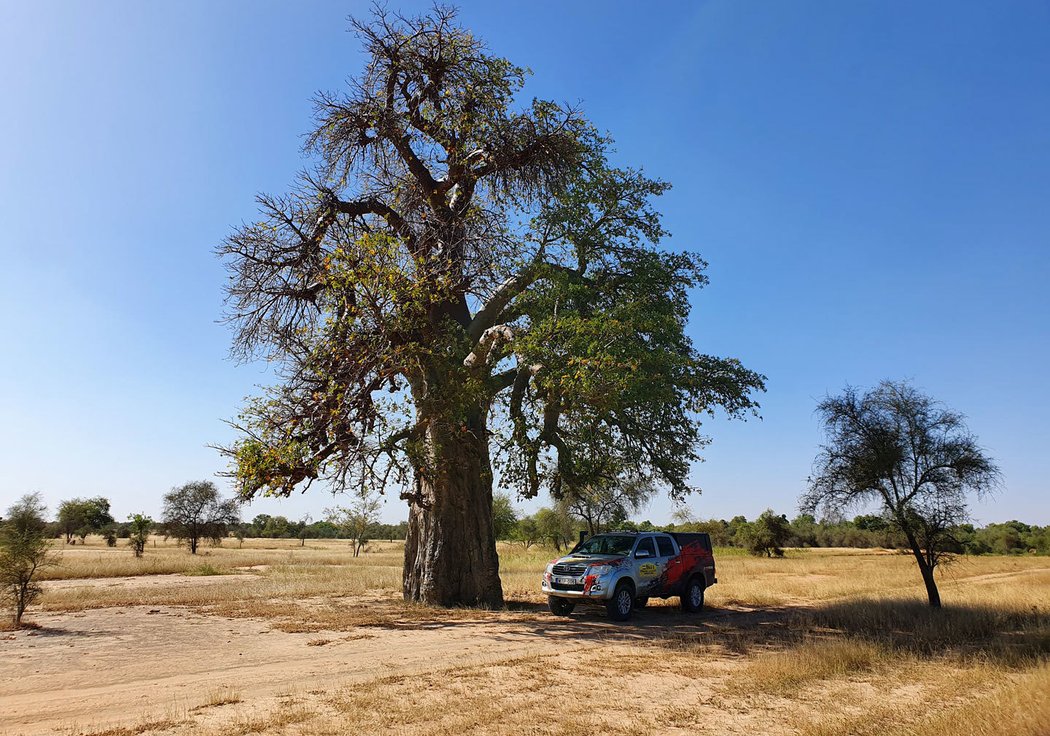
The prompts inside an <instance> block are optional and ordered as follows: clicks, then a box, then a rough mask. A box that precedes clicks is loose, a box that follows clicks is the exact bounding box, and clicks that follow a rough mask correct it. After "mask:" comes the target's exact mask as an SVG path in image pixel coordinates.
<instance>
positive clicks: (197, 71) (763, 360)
mask: <svg viewBox="0 0 1050 736" xmlns="http://www.w3.org/2000/svg"><path fill="white" fill-rule="evenodd" d="M391 7H400V8H402V9H404V10H406V11H412V10H415V9H420V8H423V7H425V5H424V4H422V3H416V2H404V3H402V4H400V5H397V6H395V5H394V4H393V3H392V4H391ZM365 10H366V6H365V4H364V3H358V2H340V3H329V2H306V3H278V2H251V3H249V2H246V1H245V2H225V3H214V2H180V3H141V2H118V1H117V0H112V1H110V2H106V3H63V4H60V3H16V2H12V1H10V0H8V1H6V2H2V3H0V68H3V69H4V70H5V72H4V74H3V75H2V76H0V105H2V107H0V222H2V230H0V233H2V234H0V346H2V351H3V360H0V417H2V419H3V421H2V422H0V467H2V468H3V470H4V472H3V474H2V476H0V506H2V507H6V506H7V505H8V504H9V503H10V502H11V501H13V500H14V499H15V498H17V497H18V496H20V495H21V494H22V493H25V492H27V491H41V492H42V493H43V495H44V497H45V499H46V500H47V502H48V503H49V504H50V505H51V507H52V508H54V507H55V506H56V505H57V503H58V501H60V500H61V499H63V498H69V497H71V496H74V495H89V494H90V495H95V494H99V493H101V494H104V495H107V496H109V497H110V498H111V499H112V501H113V506H114V511H115V512H116V515H117V516H118V517H123V516H124V515H126V514H128V513H131V512H137V511H146V512H148V513H152V514H154V515H157V513H158V512H159V509H160V496H161V494H162V493H163V492H165V491H166V490H168V489H169V488H171V487H172V486H174V485H178V484H181V483H183V482H185V481H187V480H194V479H200V478H210V477H213V476H214V474H215V473H216V472H217V471H219V470H221V469H222V468H223V466H224V463H223V461H222V460H221V458H219V457H218V455H217V454H216V453H215V451H213V450H211V449H208V447H206V445H207V444H208V443H215V442H220V443H221V442H224V441H228V440H229V439H231V431H230V430H229V429H228V428H227V427H226V425H225V424H224V423H223V421H222V420H223V419H224V418H228V417H232V416H234V415H235V414H236V412H237V409H238V406H239V405H240V402H241V400H242V398H243V397H244V396H245V395H247V394H250V393H252V392H253V386H254V385H255V384H257V383H259V382H261V381H265V380H266V379H267V374H266V369H265V366H260V365H240V366H238V365H236V364H234V363H233V362H231V361H230V360H229V359H228V358H227V350H228V347H229V342H230V333H229V331H228V330H227V328H226V327H224V326H223V325H221V324H218V323H217V320H218V318H219V317H220V315H221V313H222V286H223V283H224V280H225V275H224V272H223V270H222V268H221V265H220V263H219V262H218V261H217V260H216V258H215V257H214V256H213V255H212V250H213V248H214V246H215V245H216V244H217V243H218V242H219V241H220V240H221V239H222V237H223V236H224V235H225V234H227V233H228V232H229V231H230V229H231V228H232V227H234V226H235V225H237V224H238V223H240V222H241V221H243V220H248V219H252V218H253V217H254V214H255V206H254V202H253V196H254V195H255V193H256V192H260V191H268V192H275V193H277V192H282V191H284V190H285V189H286V188H287V186H288V185H289V184H290V183H291V182H292V180H293V177H294V175H295V172H296V171H297V170H298V169H299V168H301V167H302V166H303V164H304V162H303V160H302V158H301V156H300V153H299V144H300V140H301V138H300V137H301V135H302V134H303V133H304V132H306V131H307V129H308V127H309V124H310V110H311V105H310V98H311V96H312V94H313V93H314V92H315V91H316V90H318V89H339V88H340V87H341V86H342V85H343V83H344V80H345V79H346V77H348V76H350V75H352V74H354V73H355V72H356V71H357V70H358V69H359V68H360V65H361V62H362V57H361V55H360V52H359V48H358V45H357V42H356V40H355V39H354V38H353V36H351V35H350V34H348V33H347V32H346V28H347V24H346V22H345V17H346V16H347V14H349V13H362V12H365ZM462 19H463V21H464V23H465V24H466V25H468V26H470V27H471V28H473V29H474V30H475V31H476V32H477V33H478V34H479V35H481V36H482V37H483V38H485V39H486V40H487V41H488V42H489V44H490V46H491V47H492V48H493V49H494V50H495V51H497V52H498V53H500V54H502V55H504V56H507V57H508V58H510V59H511V60H513V61H515V62H516V63H519V64H523V65H526V66H529V67H531V68H532V69H533V70H534V72H535V75H534V77H533V78H532V80H531V81H530V84H529V86H528V87H527V89H526V93H527V94H529V95H535V96H540V97H549V98H554V99H557V100H562V101H569V102H576V101H580V102H582V104H583V106H584V109H585V110H586V112H587V114H588V116H589V117H590V118H591V119H592V120H593V121H594V122H595V123H596V124H597V125H599V126H600V127H601V128H604V129H606V130H608V131H609V132H610V133H611V134H612V135H613V136H614V137H615V138H616V140H617V149H618V156H619V157H620V160H621V162H623V163H627V164H632V165H639V166H644V167H645V169H646V171H647V172H648V173H650V174H652V175H654V176H657V177H660V178H663V179H666V180H668V181H670V182H671V183H672V184H673V185H674V189H673V190H672V191H671V192H670V193H668V194H667V195H666V196H665V197H664V198H663V201H662V202H661V203H660V208H661V209H662V211H663V212H664V213H665V217H666V225H667V227H668V229H669V230H670V231H671V232H672V233H673V238H672V239H671V241H669V243H668V246H669V247H674V248H688V249H695V250H698V251H699V252H700V253H701V254H702V255H703V256H704V257H705V258H706V259H707V260H708V261H709V262H710V269H709V276H710V278H711V284H710V286H709V287H708V288H707V289H704V290H703V291H702V292H699V293H698V294H697V295H696V297H695V299H694V311H693V315H692V319H691V321H690V326H689V331H690V334H691V335H692V336H693V338H694V339H695V341H696V343H697V345H698V347H699V348H700V349H701V350H703V351H705V352H710V353H714V354H718V355H733V356H737V357H739V358H741V359H742V360H743V361H744V362H745V364H746V365H748V366H749V367H751V368H753V369H755V370H759V371H761V372H763V373H765V374H766V375H767V376H768V377H769V384H768V388H769V391H768V393H767V394H766V395H765V396H764V397H762V405H763V409H762V415H763V418H762V420H761V421H757V420H755V421H749V422H747V423H738V422H733V423H730V422H726V421H724V420H721V419H715V420H713V421H711V422H709V423H708V430H709V434H711V435H712V437H713V438H714V442H713V443H712V444H711V446H710V447H709V448H708V449H707V451H706V453H705V455H706V458H707V460H706V462H705V463H703V464H700V465H698V466H697V468H696V469H695V473H694V479H695V480H696V482H697V483H698V484H699V485H701V486H702V487H703V489H704V492H703V494H702V495H701V496H697V497H694V498H693V499H692V501H691V508H692V509H693V511H694V513H696V514H698V515H699V516H702V517H708V516H715V517H726V518H728V517H730V516H733V515H735V514H738V513H742V514H745V515H747V516H748V517H749V518H751V517H754V516H756V515H757V514H758V513H760V512H761V511H762V510H764V509H765V508H766V507H772V508H774V509H776V510H777V511H778V512H785V513H788V514H789V515H794V513H795V512H796V508H797V498H798V495H799V493H800V492H801V490H802V488H803V485H804V479H805V477H806V475H807V473H808V472H809V469H810V465H811V462H812V460H813V457H814V454H815V452H816V450H817V446H818V444H819V443H820V440H821V434H820V428H819V425H818V422H817V418H816V417H815V415H814V414H813V409H814V406H815V404H816V402H817V401H818V400H819V399H820V398H821V397H822V396H824V395H825V394H826V393H828V392H836V391H838V390H840V389H841V388H842V387H843V386H844V385H845V384H847V383H851V384H855V385H861V386H867V385H872V384H874V383H876V382H878V381H879V380H880V379H882V378H909V379H912V380H914V381H915V383H916V384H917V385H919V386H920V387H922V388H924V389H925V390H927V391H928V392H930V393H931V394H933V395H934V396H936V397H938V398H940V399H942V400H943V401H945V402H946V403H948V404H949V405H950V406H952V407H953V408H955V409H958V410H959V411H962V412H964V413H965V414H966V415H967V416H968V418H969V422H970V426H971V428H972V429H973V430H974V431H975V432H976V433H977V435H978V437H979V438H980V440H981V441H982V443H983V444H984V445H985V447H987V448H988V450H989V451H990V452H991V454H992V455H993V456H994V457H995V458H997V459H998V461H999V462H1000V464H1001V466H1002V469H1003V472H1004V480H1005V487H1004V489H1003V491H1002V492H1001V493H1000V494H999V495H998V496H997V497H996V498H995V499H994V500H993V501H991V502H987V503H978V504H975V505H974V509H973V510H974V513H975V516H976V517H977V518H978V519H980V520H981V521H985V522H987V521H1002V520H1006V519H1010V518H1021V519H1025V520H1028V521H1030V522H1035V523H1041V524H1046V523H1050V502H1048V500H1047V498H1048V494H1047V490H1048V482H1047V477H1048V475H1050V472H1048V471H1050V462H1048V459H1047V458H1048V457H1050V453H1048V452H1047V449H1046V448H1047V446H1048V444H1050V432H1048V431H1047V416H1048V414H1050V389H1048V388H1047V383H1046V376H1047V366H1048V364H1050V339H1048V338H1050V334H1048V333H1050V290H1048V289H1047V286H1046V284H1047V281H1048V277H1050V249H1048V248H1047V244H1048V238H1050V206H1048V203H1050V86H1048V82H1050V6H1048V5H1047V4H1046V3H1043V2H1028V3H1025V2H1006V3H976V2H974V3H965V2H950V3H948V2H944V3H922V4H918V3H911V2H903V1H902V2H885V1H880V2H850V3H841V2H832V1H830V0H829V1H827V2H801V1H799V2H792V3H782V2H771V1H770V2H747V3H745V2H732V1H730V0H725V1H724V2H680V3H667V4H640V3H608V2H602V3H598V2H590V3H588V2H581V3H564V2H530V3H494V2H468V3H464V4H463V6H462ZM220 483H221V484H224V482H222V481H220ZM332 504H333V499H332V498H331V497H330V496H329V495H327V494H325V493H323V492H321V491H316V492H311V493H310V494H308V495H306V496H300V497H295V498H292V499H288V500H281V501H277V500H264V501H258V502H255V503H254V504H252V506H250V507H249V508H247V509H246V512H245V513H246V515H247V516H249V517H250V516H252V515H254V514H256V513H271V514H272V513H283V514H285V515H287V516H290V517H299V516H301V515H302V514H304V513H311V514H313V516H314V518H318V517H320V516H321V515H322V513H323V509H324V508H325V507H326V506H330V505H332ZM670 512H671V506H670V504H669V503H667V502H666V501H665V500H660V501H657V502H655V503H654V504H653V505H652V507H651V508H650V509H648V512H647V513H646V514H643V516H649V517H651V518H652V519H653V520H656V521H663V520H666V519H667V518H668V516H669V514H670ZM384 515H385V517H386V518H387V519H388V520H391V521H393V520H398V519H401V518H404V517H405V515H406V513H405V509H404V508H403V505H402V502H400V501H398V500H397V499H396V498H393V499H390V500H389V501H388V502H387V504H386V507H385V510H384Z"/></svg>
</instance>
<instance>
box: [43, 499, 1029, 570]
mask: <svg viewBox="0 0 1050 736" xmlns="http://www.w3.org/2000/svg"><path fill="white" fill-rule="evenodd" d="M188 485H191V484H187V486H188ZM183 488H185V486H184V487H183ZM177 490H178V489H177ZM169 495H170V494H169ZM58 508H59V512H58V518H57V519H56V520H55V521H52V522H50V523H48V524H46V526H45V529H46V532H45V533H46V535H47V536H48V537H50V538H61V539H64V540H65V541H66V542H67V543H71V544H75V543H76V542H77V541H78V540H80V541H81V543H82V542H83V540H84V539H85V538H86V537H87V536H88V535H89V534H97V535H99V536H101V537H103V538H104V539H106V540H107V541H110V540H111V539H112V540H114V541H113V542H112V543H113V544H115V540H117V539H127V540H130V541H129V542H128V543H129V544H130V545H131V546H132V549H133V550H134V551H136V552H137V553H138V554H141V553H142V551H143V549H144V547H145V539H146V536H147V535H148V534H150V533H154V534H167V535H170V536H173V537H177V535H176V534H175V533H174V531H175V530H174V525H173V524H172V523H171V521H170V520H169V523H167V524H166V523H164V522H163V521H161V522H154V521H153V520H152V519H150V518H149V517H147V516H144V515H142V514H135V515H133V516H131V517H129V520H128V521H124V522H118V521H114V520H113V518H112V516H110V513H109V508H110V504H109V501H108V500H107V499H105V498H103V497H101V496H98V497H95V498H91V499H80V498H75V499H70V500H69V501H63V502H62V503H61V504H59V507H58ZM63 511H65V513H63ZM226 512H229V509H226ZM235 518H236V517H235V516H234V517H229V516H227V517H226V519H225V522H223V523H222V525H221V526H220V528H218V530H217V534H216V536H218V538H220V539H221V538H228V537H235V538H238V539H246V538H260V539H300V540H306V539H347V540H355V539H356V540H363V541H368V540H403V539H405V537H406V535H407V533H408V522H407V521H402V522H399V523H397V524H387V523H381V522H379V521H376V520H375V519H374V518H366V519H364V520H363V523H361V522H362V520H359V519H358V520H355V519H354V518H353V514H350V515H349V516H348V517H347V518H344V519H343V520H342V523H339V522H340V518H339V516H338V514H334V513H333V512H331V511H330V512H329V514H328V518H326V519H323V520H320V521H311V520H310V517H308V516H307V517H304V518H302V519H299V520H292V519H288V518H287V517H285V516H280V515H277V516H271V515H269V514H257V515H256V516H255V517H253V518H252V519H251V520H250V521H240V520H234V519H235ZM493 522H494V526H495V530H496V538H497V539H499V540H501V541H505V542H513V543H518V544H521V545H522V547H524V548H526V549H528V548H530V547H532V546H534V545H537V544H539V545H544V546H548V547H552V548H554V549H555V550H562V549H565V548H571V547H572V546H573V544H575V543H576V540H577V539H578V538H579V533H580V532H581V531H586V532H587V533H588V534H592V533H598V532H602V531H610V530H614V529H622V530H632V531H680V532H706V533H707V534H710V535H711V541H712V543H713V544H714V545H715V546H718V547H736V548H741V549H747V550H750V551H751V552H753V553H755V554H760V555H769V556H778V555H779V554H782V550H783V549H784V548H787V547H856V548H885V549H907V547H908V543H907V540H906V539H905V537H904V535H903V534H902V532H901V531H900V530H899V529H898V528H897V527H896V525H894V524H893V522H892V521H891V520H889V519H887V518H886V517H885V516H882V515H879V514H861V515H859V516H855V517H853V518H852V519H820V520H818V519H816V518H815V517H814V516H813V515H812V514H799V515H797V516H795V517H794V518H793V519H790V520H789V519H788V517H787V516H786V515H785V514H777V513H775V512H774V511H772V510H766V511H765V512H763V513H762V514H761V515H760V516H758V517H757V518H756V519H753V520H748V519H747V518H746V517H744V516H734V517H733V518H732V519H729V520H728V521H727V520H725V519H707V520H697V519H693V518H689V516H688V514H684V513H681V512H679V513H678V514H676V515H675V520H674V523H671V524H664V525H658V524H653V523H652V522H651V521H648V520H645V521H637V520H632V519H630V518H627V514H626V513H625V509H624V508H622V507H621V508H620V509H619V510H618V512H617V513H613V514H611V515H609V516H608V517H606V518H604V519H602V520H601V521H600V523H597V524H594V522H593V518H592V520H591V523H588V520H587V519H586V518H585V517H583V516H581V515H579V514H577V513H574V512H573V510H572V506H571V505H568V504H555V505H554V506H553V507H544V508H541V509H539V510H537V511H536V512H535V513H533V514H527V515H526V514H522V513H521V512H520V511H518V510H517V509H516V508H514V505H513V503H512V501H511V499H510V497H509V496H507V495H506V494H497V495H496V497H495V499H494V501H493ZM355 524H356V525H357V526H359V527H362V528H363V530H364V532H363V534H362V533H361V530H360V529H355V528H354V525H355ZM209 533H212V532H209ZM952 538H953V542H952V544H951V549H952V551H954V552H956V553H960V554H973V555H982V554H1006V555H1014V554H1033V553H1034V554H1050V526H1036V525H1031V524H1026V523H1024V522H1021V521H1007V522H1003V523H997V524H988V525H986V526H981V527H979V526H975V525H973V524H969V523H966V524H961V525H959V526H958V527H957V528H955V529H954V530H953V532H952Z"/></svg>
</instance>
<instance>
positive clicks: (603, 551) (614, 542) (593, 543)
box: [576, 534, 635, 557]
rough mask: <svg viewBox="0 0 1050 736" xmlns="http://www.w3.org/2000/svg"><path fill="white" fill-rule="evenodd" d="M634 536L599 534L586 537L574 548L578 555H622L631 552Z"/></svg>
mask: <svg viewBox="0 0 1050 736" xmlns="http://www.w3.org/2000/svg"><path fill="white" fill-rule="evenodd" d="M634 540H635V537H627V536H622V535H619V534H599V535H598V536H596V537H591V538H590V539H587V540H585V541H584V542H583V544H581V545H580V546H579V547H577V548H576V554H578V555H617V556H620V557H623V556H624V555H628V554H630V552H631V547H633V546H634Z"/></svg>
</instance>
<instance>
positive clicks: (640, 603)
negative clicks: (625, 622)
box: [634, 595, 649, 608]
mask: <svg viewBox="0 0 1050 736" xmlns="http://www.w3.org/2000/svg"><path fill="white" fill-rule="evenodd" d="M648 603H649V598H648V597H647V596H644V595H643V596H642V597H641V598H635V599H634V607H635V608H645V606H646V604H648Z"/></svg>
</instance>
